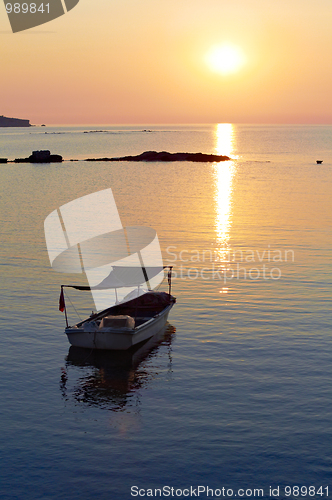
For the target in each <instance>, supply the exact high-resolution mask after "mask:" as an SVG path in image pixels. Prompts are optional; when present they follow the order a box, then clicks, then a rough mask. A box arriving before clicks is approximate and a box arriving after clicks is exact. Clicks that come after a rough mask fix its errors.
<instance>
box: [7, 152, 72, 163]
mask: <svg viewBox="0 0 332 500" xmlns="http://www.w3.org/2000/svg"><path fill="white" fill-rule="evenodd" d="M62 161H63V158H62V156H60V155H51V152H50V151H49V150H48V149H45V150H42V151H32V155H30V156H29V157H28V158H15V160H14V162H15V163H60V162H62Z"/></svg>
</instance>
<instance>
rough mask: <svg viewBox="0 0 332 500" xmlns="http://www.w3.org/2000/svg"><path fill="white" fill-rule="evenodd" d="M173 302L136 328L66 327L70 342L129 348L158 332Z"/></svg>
mask: <svg viewBox="0 0 332 500" xmlns="http://www.w3.org/2000/svg"><path fill="white" fill-rule="evenodd" d="M172 307H173V303H172V304H170V305H169V306H167V307H166V308H165V309H163V310H162V311H161V312H160V313H159V314H157V315H156V316H154V317H153V318H151V319H150V320H149V321H147V322H146V323H143V324H142V325H140V326H137V327H136V328H102V329H100V328H91V331H86V330H87V329H86V328H82V327H76V326H74V327H68V328H66V329H65V333H66V334H67V337H68V340H69V343H70V344H71V345H73V346H75V347H85V348H88V349H109V350H121V351H122V350H127V349H130V348H131V347H132V346H134V345H136V344H139V343H140V342H143V341H144V340H147V339H149V338H151V337H153V335H155V334H156V333H158V332H159V331H160V330H161V329H162V328H163V327H164V326H165V325H166V322H167V318H168V314H169V312H170V310H171V308H172Z"/></svg>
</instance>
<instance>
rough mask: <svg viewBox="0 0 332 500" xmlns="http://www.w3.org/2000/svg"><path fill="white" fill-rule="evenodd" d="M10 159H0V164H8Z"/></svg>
mask: <svg viewBox="0 0 332 500" xmlns="http://www.w3.org/2000/svg"><path fill="white" fill-rule="evenodd" d="M7 162H8V159H7V158H0V163H7Z"/></svg>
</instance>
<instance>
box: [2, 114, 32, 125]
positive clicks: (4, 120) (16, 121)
mask: <svg viewBox="0 0 332 500" xmlns="http://www.w3.org/2000/svg"><path fill="white" fill-rule="evenodd" d="M0 127H32V125H31V124H30V120H22V119H21V118H7V116H3V115H1V116H0Z"/></svg>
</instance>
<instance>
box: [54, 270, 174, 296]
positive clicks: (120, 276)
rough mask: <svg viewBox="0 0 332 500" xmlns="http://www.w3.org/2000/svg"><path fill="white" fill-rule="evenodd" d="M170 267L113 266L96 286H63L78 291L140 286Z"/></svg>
mask: <svg viewBox="0 0 332 500" xmlns="http://www.w3.org/2000/svg"><path fill="white" fill-rule="evenodd" d="M166 267H168V266H157V267H128V266H113V269H112V271H111V272H110V273H109V275H108V276H106V278H105V279H104V280H103V281H101V282H100V283H99V284H98V285H95V286H92V287H90V286H79V285H62V286H65V287H70V288H75V289H76V290H107V289H110V288H122V287H132V286H140V285H143V284H144V283H146V282H148V281H149V280H150V279H152V278H154V276H157V275H158V274H160V273H161V272H163V270H164V269H165V268H166Z"/></svg>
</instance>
